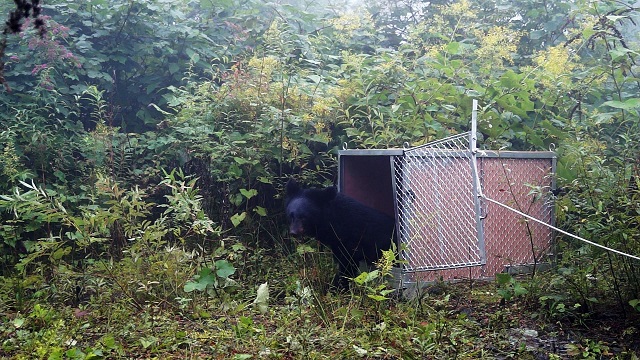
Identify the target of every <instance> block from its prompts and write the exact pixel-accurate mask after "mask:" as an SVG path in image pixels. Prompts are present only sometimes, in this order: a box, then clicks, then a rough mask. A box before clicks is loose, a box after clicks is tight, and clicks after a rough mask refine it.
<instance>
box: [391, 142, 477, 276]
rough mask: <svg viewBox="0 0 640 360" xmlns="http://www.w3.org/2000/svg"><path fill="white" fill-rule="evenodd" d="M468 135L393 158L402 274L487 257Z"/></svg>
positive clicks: (465, 264)
mask: <svg viewBox="0 0 640 360" xmlns="http://www.w3.org/2000/svg"><path fill="white" fill-rule="evenodd" d="M471 134H472V133H471V132H469V133H464V134H460V135H455V136H452V137H449V138H446V139H442V140H439V141H435V142H432V143H429V144H425V145H422V146H418V147H414V148H410V149H406V150H405V151H404V155H403V156H398V157H395V164H394V165H395V166H394V167H395V186H396V201H397V212H398V214H397V215H398V216H397V219H398V236H399V241H400V244H403V245H404V246H402V249H401V250H402V251H401V256H402V260H404V261H406V264H405V266H404V269H403V271H404V272H405V273H410V272H418V271H425V270H438V269H453V268H460V267H469V266H476V265H483V264H484V263H485V262H486V254H485V249H484V237H483V231H482V224H481V221H482V219H481V216H480V204H479V199H478V190H479V189H478V188H477V185H476V181H475V180H474V179H476V178H477V177H476V174H475V171H476V170H475V169H476V167H475V162H476V158H475V154H474V153H473V152H472V151H471V148H472V146H471V142H472V141H473V139H472V138H471Z"/></svg>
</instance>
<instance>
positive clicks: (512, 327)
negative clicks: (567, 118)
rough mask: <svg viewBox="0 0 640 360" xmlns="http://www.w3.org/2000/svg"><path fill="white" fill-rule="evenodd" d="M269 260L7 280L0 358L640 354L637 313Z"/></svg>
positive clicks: (492, 286) (483, 286) (477, 284)
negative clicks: (330, 282) (542, 304)
mask: <svg viewBox="0 0 640 360" xmlns="http://www.w3.org/2000/svg"><path fill="white" fill-rule="evenodd" d="M177 251H178V250H177V249H167V251H166V252H167V253H172V252H173V253H174V254H173V255H172V256H176V254H175V253H176V252H177ZM180 254H182V253H180ZM182 255H184V254H182ZM315 255H316V254H314V255H313V256H308V254H307V255H305V256H306V258H309V257H314V258H316V260H317V258H318V257H317V256H315ZM305 256H303V257H302V258H303V259H304V258H305ZM260 259H261V264H260V267H259V269H258V268H254V267H255V266H257V265H256V264H251V263H245V265H244V268H243V271H236V269H235V268H233V266H231V265H230V264H229V263H227V262H226V261H222V262H220V261H218V262H211V263H209V264H210V266H209V267H203V268H206V269H208V270H207V271H193V272H192V275H191V277H189V276H187V277H186V278H187V280H188V281H187V282H185V283H184V285H183V286H184V288H183V289H177V288H176V287H175V286H174V287H173V288H172V287H171V286H170V284H171V281H170V279H164V280H161V281H155V282H154V281H143V280H140V279H137V280H136V279H134V278H133V277H132V274H134V273H135V272H133V271H132V268H133V267H132V265H133V264H131V263H128V262H126V259H125V260H121V261H125V263H124V264H120V266H118V264H119V263H117V262H116V263H114V262H110V263H108V264H98V263H96V264H94V265H93V266H91V267H88V268H87V269H86V270H85V276H90V277H91V278H92V279H93V281H92V282H91V286H89V285H88V283H87V284H85V285H84V287H83V288H82V289H81V288H80V287H79V285H78V282H77V281H76V282H75V283H74V282H73V281H71V276H70V275H69V274H67V276H66V277H65V275H64V274H65V273H64V272H63V271H62V269H56V271H54V272H53V273H52V274H49V278H48V279H47V281H45V282H42V283H41V284H40V285H41V286H40V287H39V288H38V289H37V290H36V291H33V292H29V291H24V284H25V279H17V278H6V279H2V280H4V281H3V282H2V284H3V285H1V286H0V288H1V291H2V293H0V295H1V296H2V300H3V301H4V302H6V305H7V306H3V307H2V309H3V310H2V312H1V313H0V320H1V325H0V338H1V339H2V344H1V347H0V357H2V358H16V359H32V358H41V359H100V358H112V359H117V358H136V359H145V358H149V359H151V358H157V359H205V358H206V359H346V358H362V359H453V358H458V359H480V358H487V359H509V358H513V359H564V358H579V359H582V358H584V359H599V358H618V359H637V356H636V355H634V354H635V353H637V352H638V351H640V340H639V336H638V324H640V322H639V321H638V320H639V319H638V317H637V315H636V314H631V315H630V314H627V315H626V317H624V316H623V315H622V314H620V313H618V312H617V310H616V309H608V310H607V312H600V313H591V315H590V316H586V315H585V316H583V317H581V318H580V319H579V320H575V319H573V320H571V321H569V320H570V319H568V318H565V319H559V320H551V318H550V317H548V314H547V313H545V314H543V313H541V312H540V309H539V307H536V306H532V305H531V304H528V303H527V301H524V300H523V299H521V298H514V299H510V300H509V301H505V297H504V296H503V295H501V293H500V291H499V290H500V289H499V288H498V285H497V283H496V282H481V281H473V282H469V281H466V282H459V283H453V284H450V283H438V284H435V285H432V286H430V287H426V288H425V289H424V291H421V292H420V293H419V294H414V296H413V297H412V298H411V299H400V298H399V297H398V296H396V294H390V293H387V291H386V290H383V288H384V289H386V287H383V286H380V285H379V284H382V283H381V282H376V281H378V280H380V279H381V278H378V277H377V275H379V273H378V272H377V271H373V272H371V273H369V274H367V275H366V276H365V277H360V279H359V280H358V281H355V282H354V283H353V284H352V288H351V290H350V291H348V292H342V293H336V292H331V291H329V292H326V291H324V289H323V287H322V286H321V283H322V280H321V279H318V278H319V277H321V276H319V275H318V272H314V271H315V270H314V268H313V267H308V264H307V263H306V262H302V263H299V262H297V261H293V260H292V259H291V256H289V257H286V258H285V257H282V256H280V257H275V256H269V255H263V256H260ZM160 264H161V266H160V268H162V267H163V266H164V267H165V270H166V272H167V273H168V274H169V273H170V272H172V273H173V274H176V275H180V274H181V272H180V271H177V270H176V269H172V268H166V265H167V264H168V263H164V265H162V263H160ZM125 265H126V266H125ZM152 268H153V267H151V268H145V269H143V270H142V271H146V272H147V273H149V274H153V271H152ZM251 269H253V271H249V270H251ZM265 269H269V270H267V271H265ZM107 270H108V271H107ZM257 274H262V275H257ZM292 274H300V275H301V276H299V277H298V276H295V275H292ZM75 275H77V274H74V276H75ZM258 277H261V278H262V279H261V280H260V281H255V280H256V279H257V278H258ZM169 278H170V277H169ZM234 278H235V279H234ZM265 282H266V283H267V285H263V286H259V285H260V284H261V283H265ZM249 283H255V285H251V286H241V285H240V284H249ZM69 284H71V285H69ZM73 284H76V285H73ZM127 284H129V285H131V286H128V285H127ZM44 285H46V286H44ZM31 288H32V289H35V287H31ZM67 291H70V292H69V295H68V296H64V294H66V293H67ZM160 294H164V295H165V296H164V297H162V296H160ZM171 297H173V298H171ZM596 314H599V315H596ZM633 316H635V318H634V317H633ZM541 319H543V320H544V321H543V320H541Z"/></svg>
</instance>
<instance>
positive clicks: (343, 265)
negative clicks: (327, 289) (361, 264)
mask: <svg viewBox="0 0 640 360" xmlns="http://www.w3.org/2000/svg"><path fill="white" fill-rule="evenodd" d="M334 258H335V260H336V263H337V264H338V273H337V274H336V276H335V277H334V278H333V281H332V286H333V287H335V288H337V289H340V290H343V289H348V288H349V279H352V278H355V277H356V276H358V263H356V262H354V261H353V259H347V258H345V257H344V256H340V255H336V254H334Z"/></svg>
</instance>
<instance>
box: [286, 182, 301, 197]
mask: <svg viewBox="0 0 640 360" xmlns="http://www.w3.org/2000/svg"><path fill="white" fill-rule="evenodd" d="M286 190H287V196H288V197H293V196H295V195H297V194H298V193H300V186H299V185H298V183H297V182H296V181H295V180H294V179H289V181H287V187H286Z"/></svg>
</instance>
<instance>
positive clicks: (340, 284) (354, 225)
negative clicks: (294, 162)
mask: <svg viewBox="0 0 640 360" xmlns="http://www.w3.org/2000/svg"><path fill="white" fill-rule="evenodd" d="M286 212H287V218H288V219H289V222H290V228H289V232H290V233H291V235H294V236H303V235H307V236H312V237H315V238H316V239H317V240H318V241H320V242H321V243H322V244H324V245H326V246H328V247H329V248H330V249H331V251H332V253H333V257H334V259H335V261H336V262H337V263H338V269H339V271H338V274H336V276H335V277H334V279H333V286H335V287H337V288H346V287H347V286H348V279H347V278H353V277H355V276H356V275H357V274H358V263H359V262H360V261H361V260H365V261H366V262H367V263H368V264H371V263H373V262H374V261H376V260H378V259H379V258H380V257H381V256H382V250H388V249H389V248H390V247H391V241H392V239H393V238H394V228H395V221H394V219H393V218H391V217H390V216H388V215H386V214H384V213H382V212H380V211H378V210H376V209H373V208H370V207H368V206H366V205H363V204H361V203H359V202H358V201H356V200H354V199H352V198H350V197H348V196H345V195H343V194H339V193H338V191H337V189H336V188H335V187H328V188H324V189H302V188H300V186H299V185H298V184H297V183H296V181H295V180H293V179H291V180H289V182H288V183H287V188H286Z"/></svg>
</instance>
